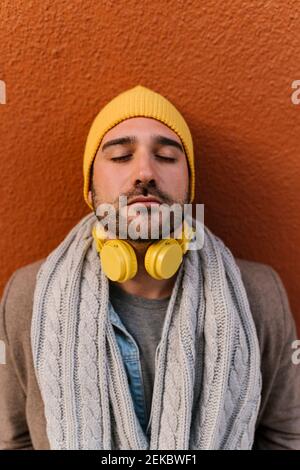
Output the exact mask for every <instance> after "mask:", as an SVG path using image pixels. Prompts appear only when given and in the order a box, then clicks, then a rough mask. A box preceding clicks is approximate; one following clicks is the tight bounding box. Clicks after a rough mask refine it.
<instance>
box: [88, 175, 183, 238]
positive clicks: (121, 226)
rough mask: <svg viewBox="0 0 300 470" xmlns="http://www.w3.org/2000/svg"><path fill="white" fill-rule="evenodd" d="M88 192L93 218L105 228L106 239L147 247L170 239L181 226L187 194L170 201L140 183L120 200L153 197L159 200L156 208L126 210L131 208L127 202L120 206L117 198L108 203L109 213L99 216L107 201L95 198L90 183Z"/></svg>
mask: <svg viewBox="0 0 300 470" xmlns="http://www.w3.org/2000/svg"><path fill="white" fill-rule="evenodd" d="M91 192H92V203H93V209H94V211H95V214H96V217H97V219H98V220H99V222H101V224H104V227H105V226H107V227H108V229H107V230H106V229H105V231H106V232H109V234H110V238H113V239H115V238H119V239H126V240H128V241H130V242H131V243H132V244H134V245H135V244H136V245H143V244H147V245H148V244H150V243H153V242H156V241H158V240H161V239H164V238H172V235H174V233H175V232H176V231H177V230H179V228H180V227H181V226H182V223H183V221H184V204H187V203H188V192H186V194H185V196H184V198H183V199H182V200H173V199H172V198H170V197H169V196H168V195H167V194H166V193H164V192H163V191H160V190H159V189H158V188H156V186H154V185H152V184H150V183H149V184H140V185H139V186H137V187H136V189H135V190H134V191H132V192H130V193H128V194H126V195H120V196H123V198H124V196H126V198H128V199H129V200H131V198H133V197H138V196H145V197H147V196H153V197H156V198H157V199H159V201H161V202H160V204H159V205H158V204H154V205H151V206H145V205H143V204H142V203H141V205H142V207H141V209H139V208H138V207H137V208H134V209H133V208H131V209H130V207H131V206H130V205H129V206H128V205H127V202H126V204H124V205H122V203H121V204H120V199H119V198H118V199H117V200H116V201H114V202H113V203H110V207H111V208H112V209H113V210H109V211H108V213H107V211H105V209H104V214H105V215H103V214H102V213H101V211H99V207H100V206H102V205H104V206H105V204H107V201H103V200H101V199H100V198H99V196H98V194H97V192H96V191H95V187H94V185H93V184H91ZM126 201H127V199H126ZM132 209H133V210H132ZM99 212H100V214H99Z"/></svg>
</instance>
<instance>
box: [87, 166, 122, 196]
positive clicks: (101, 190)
mask: <svg viewBox="0 0 300 470" xmlns="http://www.w3.org/2000/svg"><path fill="white" fill-rule="evenodd" d="M94 186H95V189H96V192H97V194H98V195H99V197H101V199H104V200H105V199H107V200H112V199H114V198H116V197H117V196H118V194H119V192H120V188H121V186H122V175H121V172H118V171H116V170H114V169H112V168H111V167H108V166H107V165H101V164H100V165H97V167H96V168H95V169H94Z"/></svg>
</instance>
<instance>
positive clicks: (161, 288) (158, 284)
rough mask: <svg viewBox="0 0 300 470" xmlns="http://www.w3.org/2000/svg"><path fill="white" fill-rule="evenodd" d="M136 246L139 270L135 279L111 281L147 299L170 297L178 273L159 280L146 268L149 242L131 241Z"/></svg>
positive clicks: (128, 291)
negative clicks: (145, 261)
mask: <svg viewBox="0 0 300 470" xmlns="http://www.w3.org/2000/svg"><path fill="white" fill-rule="evenodd" d="M131 244H132V246H133V247H134V250H135V253H136V257H137V263H138V271H137V274H136V275H135V277H134V278H133V279H130V280H129V281H125V282H115V281H110V282H112V283H113V284H117V285H118V286H119V287H120V288H121V289H123V290H124V291H125V292H127V293H128V294H132V295H137V296H139V297H145V298H147V299H163V298H165V297H169V296H170V295H171V293H172V290H173V287H174V284H175V281H176V277H177V273H175V274H174V275H173V276H172V277H171V278H169V279H162V280H157V279H154V278H153V277H151V276H150V275H149V274H148V272H147V271H146V269H145V265H144V258H145V253H146V251H147V248H148V246H149V243H148V244H147V245H146V246H145V245H144V244H143V245H141V244H138V243H131Z"/></svg>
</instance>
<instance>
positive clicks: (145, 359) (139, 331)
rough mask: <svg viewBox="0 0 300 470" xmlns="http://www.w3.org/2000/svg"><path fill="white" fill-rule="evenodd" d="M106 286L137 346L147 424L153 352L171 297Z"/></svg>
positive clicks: (153, 360) (153, 364)
mask: <svg viewBox="0 0 300 470" xmlns="http://www.w3.org/2000/svg"><path fill="white" fill-rule="evenodd" d="M109 286H110V289H109V295H110V301H111V303H112V306H113V307H114V309H115V311H116V312H117V314H118V315H119V317H120V319H121V321H122V322H123V324H124V326H125V328H126V329H127V330H128V332H129V333H130V334H131V335H132V336H133V338H134V340H135V341H136V343H137V345H138V347H139V352H140V360H141V368H142V375H143V382H144V392H145V399H146V409H147V421H148V420H149V417H150V412H151V403H152V393H153V385H154V375H155V351H156V348H157V346H158V343H159V341H160V339H161V333H162V328H163V324H164V319H165V314H166V312H167V307H168V304H169V300H170V296H169V297H165V298H163V299H146V298H144V297H139V296H136V295H132V294H128V293H127V292H125V291H124V290H123V289H122V288H121V287H120V286H118V285H117V284H116V283H111V282H110V283H109Z"/></svg>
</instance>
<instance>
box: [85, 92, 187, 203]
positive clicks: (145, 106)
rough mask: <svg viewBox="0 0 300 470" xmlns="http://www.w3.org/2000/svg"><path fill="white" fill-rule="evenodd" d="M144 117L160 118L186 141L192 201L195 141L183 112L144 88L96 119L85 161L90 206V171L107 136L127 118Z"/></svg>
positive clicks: (119, 99) (123, 96) (116, 101)
mask: <svg viewBox="0 0 300 470" xmlns="http://www.w3.org/2000/svg"><path fill="white" fill-rule="evenodd" d="M137 116H143V117H150V118H154V119H157V120H158V121H161V122H163V123H164V124H166V125H167V126H168V127H170V128H171V129H172V130H173V131H174V132H176V134H177V135H178V136H179V138H180V139H181V141H182V144H183V146H184V150H185V153H186V156H187V161H188V164H189V168H190V175H191V177H190V202H192V201H193V199H194V192H195V166H194V150H193V140H192V136H191V132H190V130H189V127H188V125H187V123H186V121H185V120H184V118H183V116H182V115H181V114H180V112H179V111H178V110H177V109H176V108H175V106H174V105H173V104H172V103H171V102H170V101H169V100H167V99H166V98H165V97H164V96H162V95H160V94H159V93H156V92H154V91H152V90H150V89H149V88H146V87H144V86H142V85H137V86H135V87H134V88H131V89H129V90H127V91H124V92H122V93H121V94H119V95H117V96H116V97H115V98H113V99H112V100H111V101H110V102H109V103H107V104H106V105H105V106H104V108H102V110H101V111H100V112H99V113H98V114H97V116H96V117H95V119H94V121H93V123H92V125H91V128H90V130H89V133H88V137H87V140H86V145H85V150H84V158H83V176H84V188H83V195H84V199H85V201H86V203H87V204H88V206H89V207H90V208H91V209H93V207H92V206H91V205H90V203H89V200H88V193H89V189H90V170H91V166H92V163H93V161H94V158H95V156H96V154H97V151H98V148H99V146H100V144H101V141H102V138H103V136H104V135H105V134H106V132H108V131H109V129H111V128H112V127H114V126H115V125H116V124H118V123H119V122H121V121H124V120H125V119H128V118H132V117H137Z"/></svg>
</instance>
